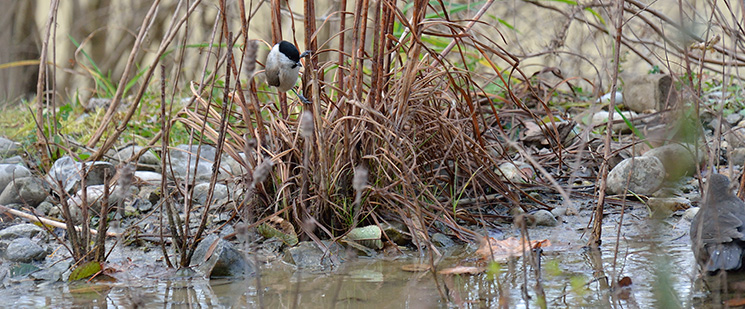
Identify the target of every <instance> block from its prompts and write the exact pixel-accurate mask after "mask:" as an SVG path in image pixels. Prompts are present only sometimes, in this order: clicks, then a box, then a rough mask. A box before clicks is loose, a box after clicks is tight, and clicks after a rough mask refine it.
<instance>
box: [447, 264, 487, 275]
mask: <svg viewBox="0 0 745 309" xmlns="http://www.w3.org/2000/svg"><path fill="white" fill-rule="evenodd" d="M484 270H485V269H484V268H481V267H475V266H456V267H451V268H446V269H443V270H441V271H440V274H442V275H462V274H469V275H476V274H480V273H482V272H484Z"/></svg>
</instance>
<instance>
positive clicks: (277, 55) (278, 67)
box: [265, 41, 311, 104]
mask: <svg viewBox="0 0 745 309" xmlns="http://www.w3.org/2000/svg"><path fill="white" fill-rule="evenodd" d="M310 53H311V51H305V52H303V53H302V54H300V52H299V51H298V49H297V47H295V45H292V43H290V42H287V41H282V42H279V43H277V44H275V45H274V47H272V50H271V51H269V55H267V56H266V65H265V67H266V82H267V84H269V86H273V87H276V88H277V89H278V90H279V91H281V92H287V91H288V90H292V92H294V93H295V94H296V95H297V96H298V98H300V100H301V101H303V103H305V104H310V101H309V100H308V99H306V98H305V97H304V96H302V95H301V94H299V93H297V91H295V88H294V87H295V82H297V77H298V74H299V73H300V68H301V67H302V65H301V64H300V58H303V57H306V56H308V55H310Z"/></svg>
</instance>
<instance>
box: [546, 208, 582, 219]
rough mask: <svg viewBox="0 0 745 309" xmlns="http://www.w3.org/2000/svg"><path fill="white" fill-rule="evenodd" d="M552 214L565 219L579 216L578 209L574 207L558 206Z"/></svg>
mask: <svg viewBox="0 0 745 309" xmlns="http://www.w3.org/2000/svg"><path fill="white" fill-rule="evenodd" d="M551 214H552V215H554V217H556V218H559V217H565V216H576V215H577V214H578V212H577V209H576V208H574V207H573V206H558V207H556V208H554V209H552V210H551Z"/></svg>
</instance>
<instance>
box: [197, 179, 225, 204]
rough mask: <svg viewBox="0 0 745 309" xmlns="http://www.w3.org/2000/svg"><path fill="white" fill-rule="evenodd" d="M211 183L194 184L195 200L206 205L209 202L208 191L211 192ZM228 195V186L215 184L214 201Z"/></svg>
mask: <svg viewBox="0 0 745 309" xmlns="http://www.w3.org/2000/svg"><path fill="white" fill-rule="evenodd" d="M209 188H210V184H209V183H200V184H198V185H196V186H194V202H196V203H197V204H199V205H204V204H205V203H206V202H207V193H208V192H209ZM227 197H228V187H227V186H226V185H224V184H219V183H216V184H215V190H214V192H213V193H212V202H213V203H214V202H215V201H219V200H220V199H224V198H227Z"/></svg>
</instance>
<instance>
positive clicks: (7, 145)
mask: <svg viewBox="0 0 745 309" xmlns="http://www.w3.org/2000/svg"><path fill="white" fill-rule="evenodd" d="M20 149H21V145H20V144H18V143H16V142H14V141H11V140H9V139H7V138H4V137H0V158H7V157H12V156H15V155H16V154H18V152H19V151H20Z"/></svg>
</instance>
